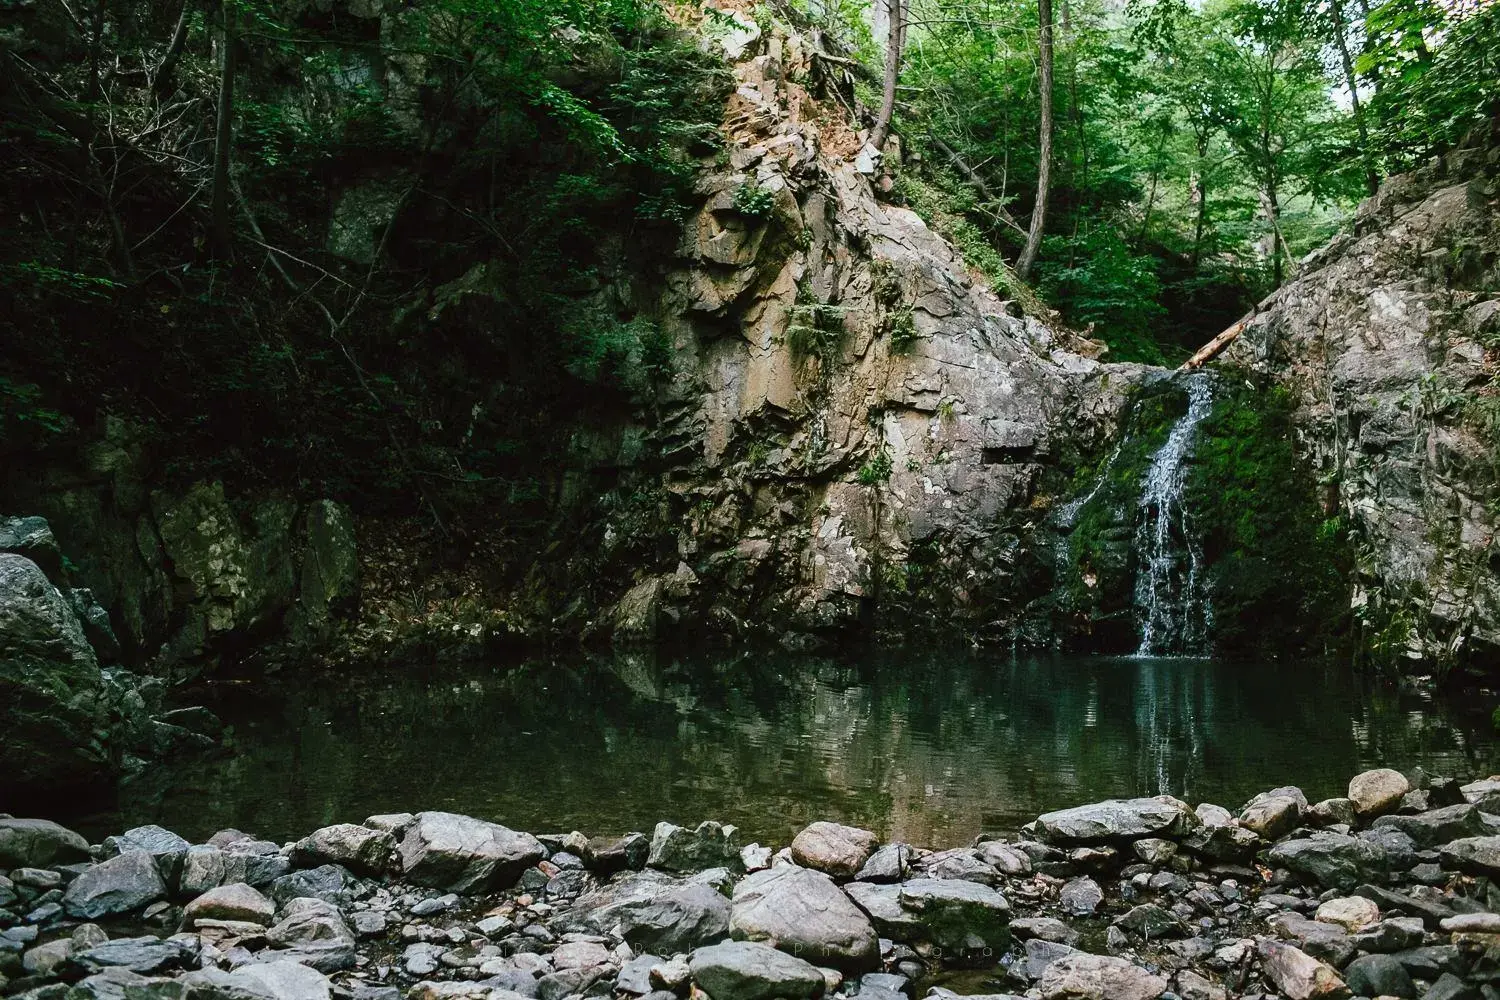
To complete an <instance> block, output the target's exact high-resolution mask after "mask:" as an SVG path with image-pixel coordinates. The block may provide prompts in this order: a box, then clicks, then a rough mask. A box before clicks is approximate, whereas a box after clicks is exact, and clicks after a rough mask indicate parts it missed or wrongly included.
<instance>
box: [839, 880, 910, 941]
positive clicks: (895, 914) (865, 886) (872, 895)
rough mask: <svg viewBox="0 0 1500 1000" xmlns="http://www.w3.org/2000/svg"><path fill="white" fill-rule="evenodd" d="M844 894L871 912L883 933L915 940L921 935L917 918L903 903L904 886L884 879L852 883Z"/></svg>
mask: <svg viewBox="0 0 1500 1000" xmlns="http://www.w3.org/2000/svg"><path fill="white" fill-rule="evenodd" d="M844 892H845V894H847V895H848V896H849V898H850V899H852V900H854V902H855V904H856V905H857V906H858V907H859V908H860V909H861V910H863V911H864V912H865V913H866V914H868V915H869V917H870V920H871V921H872V922H873V923H874V925H875V929H876V930H877V931H879V932H880V934H881V935H883V936H885V937H888V938H892V939H894V940H897V941H915V940H917V939H918V938H919V937H920V935H921V925H920V924H919V923H917V919H916V917H915V916H914V915H913V914H911V913H910V912H908V911H907V910H906V909H905V908H904V907H903V906H902V905H901V886H899V885H894V884H890V883H884V882H851V883H849V885H847V886H845V888H844Z"/></svg>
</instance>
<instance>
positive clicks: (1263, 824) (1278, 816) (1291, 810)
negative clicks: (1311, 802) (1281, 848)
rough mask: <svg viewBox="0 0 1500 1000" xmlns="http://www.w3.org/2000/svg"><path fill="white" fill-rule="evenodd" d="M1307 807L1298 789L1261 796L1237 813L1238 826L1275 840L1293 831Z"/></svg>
mask: <svg viewBox="0 0 1500 1000" xmlns="http://www.w3.org/2000/svg"><path fill="white" fill-rule="evenodd" d="M1306 807H1307V797H1306V796H1305V795H1303V794H1302V790H1301V789H1300V788H1293V787H1287V788H1276V789H1273V790H1271V791H1269V792H1262V793H1261V794H1259V795H1257V796H1256V797H1255V798H1253V799H1251V800H1250V801H1249V803H1247V804H1246V806H1245V808H1244V809H1243V810H1242V811H1241V812H1240V825H1241V826H1242V827H1244V828H1245V829H1247V830H1251V831H1253V832H1254V833H1257V834H1259V835H1260V836H1262V837H1264V838H1265V839H1267V840H1277V839H1278V838H1280V837H1282V836H1283V835H1285V834H1288V833H1291V832H1292V830H1294V829H1296V827H1297V823H1298V821H1299V820H1300V819H1301V817H1302V810H1303V809H1305V808H1306Z"/></svg>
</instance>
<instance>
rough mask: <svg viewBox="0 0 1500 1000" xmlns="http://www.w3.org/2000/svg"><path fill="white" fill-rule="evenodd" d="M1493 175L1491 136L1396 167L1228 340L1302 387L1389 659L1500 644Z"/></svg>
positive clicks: (1310, 447)
mask: <svg viewBox="0 0 1500 1000" xmlns="http://www.w3.org/2000/svg"><path fill="white" fill-rule="evenodd" d="M1497 178H1500V146H1497V145H1495V144H1494V143H1493V141H1491V142H1489V143H1485V142H1476V143H1475V144H1473V145H1470V146H1468V147H1466V148H1462V149H1458V150H1455V151H1453V152H1451V153H1448V154H1447V155H1446V156H1443V157H1440V158H1437V159H1435V160H1434V161H1432V162H1431V163H1429V164H1428V165H1426V166H1424V167H1422V168H1421V169H1419V170H1416V171H1414V172H1412V173H1410V174H1406V175H1403V176H1399V177H1393V178H1391V179H1390V180H1389V181H1387V182H1386V183H1385V185H1384V186H1383V187H1382V188H1381V190H1380V192H1379V193H1378V194H1377V195H1376V196H1375V197H1373V198H1371V199H1370V200H1369V201H1367V202H1366V203H1365V204H1364V205H1363V206H1361V208H1360V210H1359V212H1358V214H1357V215H1356V217H1355V220H1354V226H1353V231H1352V232H1350V233H1347V234H1345V235H1343V236H1340V237H1339V238H1337V239H1335V240H1334V241H1333V242H1332V243H1331V244H1330V245H1329V246H1327V247H1326V248H1324V249H1322V250H1320V251H1318V252H1317V253H1315V254H1313V255H1312V256H1311V257H1309V258H1308V259H1307V260H1306V261H1304V262H1303V265H1302V273H1301V275H1300V276H1299V277H1298V278H1297V279H1296V280H1294V281H1292V282H1290V283H1288V284H1287V285H1286V286H1284V287H1283V288H1282V289H1281V290H1280V291H1279V292H1278V293H1277V294H1276V295H1275V297H1274V300H1273V301H1272V302H1271V303H1269V304H1268V305H1267V306H1266V308H1265V309H1264V311H1263V312H1262V313H1261V314H1260V315H1258V316H1256V317H1255V318H1254V320H1253V321H1252V322H1251V323H1250V324H1249V325H1248V327H1247V328H1246V330H1245V332H1244V333H1243V334H1242V336H1241V337H1240V339H1239V340H1238V341H1237V342H1236V343H1235V344H1234V345H1233V347H1232V348H1231V350H1230V351H1229V354H1228V358H1229V361H1230V362H1231V363H1236V364H1240V365H1243V366H1248V367H1252V368H1255V369H1258V370H1261V371H1263V372H1267V373H1270V374H1271V375H1273V376H1274V377H1275V378H1276V379H1277V380H1278V381H1279V382H1281V383H1282V384H1283V385H1285V386H1286V387H1287V388H1288V389H1290V390H1291V392H1292V393H1293V394H1294V397H1295V398H1296V400H1297V402H1298V406H1299V413H1298V416H1299V419H1300V423H1301V429H1302V433H1303V445H1304V446H1305V448H1306V450H1307V451H1308V452H1309V454H1310V455H1311V456H1312V457H1313V459H1314V460H1315V461H1316V462H1317V464H1318V465H1319V467H1320V468H1321V470H1322V472H1323V475H1324V477H1325V479H1326V480H1327V481H1328V482H1329V484H1330V485H1329V493H1328V499H1327V504H1328V507H1329V511H1330V513H1332V512H1335V511H1337V512H1341V513H1342V514H1343V515H1344V516H1345V517H1347V518H1348V520H1349V523H1350V526H1351V529H1352V533H1353V536H1354V538H1355V541H1356V550H1357V552H1358V553H1359V566H1358V579H1357V582H1356V587H1355V591H1354V596H1353V604H1354V608H1355V611H1356V614H1357V615H1358V617H1359V618H1360V620H1361V621H1362V623H1363V624H1364V627H1365V637H1364V639H1365V644H1366V645H1367V646H1369V647H1371V648H1372V649H1373V651H1374V652H1375V653H1376V654H1377V655H1381V656H1383V657H1386V658H1388V659H1395V660H1407V661H1426V662H1428V663H1431V664H1437V665H1450V664H1453V663H1456V662H1462V661H1472V660H1473V659H1474V658H1475V657H1476V656H1479V655H1482V654H1485V653H1486V652H1487V653H1488V654H1490V655H1492V654H1493V651H1494V650H1495V649H1497V648H1500V574H1497V572H1496V569H1497V555H1496V552H1497V550H1496V548H1495V545H1494V539H1495V535H1496V529H1497V526H1500V514H1497V511H1496V504H1495V498H1496V496H1497V469H1496V465H1495V457H1494V456H1495V453H1496V434H1497V431H1500V420H1496V418H1495V415H1496V414H1500V393H1497V386H1496V383H1495V371H1496V369H1495V360H1496V355H1495V350H1496V346H1497V344H1500V298H1496V289H1497V288H1500V211H1497V200H1496V199H1497V194H1500V186H1497V184H1500V182H1497Z"/></svg>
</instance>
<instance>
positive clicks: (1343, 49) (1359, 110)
mask: <svg viewBox="0 0 1500 1000" xmlns="http://www.w3.org/2000/svg"><path fill="white" fill-rule="evenodd" d="M1329 10H1330V13H1332V14H1333V40H1334V42H1335V43H1336V44H1337V45H1338V48H1339V61H1340V62H1341V63H1343V64H1344V83H1345V85H1347V86H1348V88H1349V103H1350V106H1351V108H1352V109H1353V111H1354V127H1355V129H1356V130H1357V131H1358V133H1359V158H1360V160H1361V161H1362V162H1363V163H1364V166H1365V187H1366V188H1367V189H1368V190H1369V192H1370V193H1371V194H1374V193H1375V192H1376V191H1377V190H1379V188H1380V177H1379V175H1377V174H1376V173H1375V164H1374V161H1372V160H1371V159H1370V132H1369V129H1367V128H1366V127H1365V110H1364V108H1363V107H1362V106H1361V105H1360V102H1359V81H1358V79H1357V78H1356V77H1355V75H1354V60H1353V59H1351V58H1350V57H1349V39H1347V38H1345V37H1344V10H1343V8H1342V7H1341V6H1339V0H1329Z"/></svg>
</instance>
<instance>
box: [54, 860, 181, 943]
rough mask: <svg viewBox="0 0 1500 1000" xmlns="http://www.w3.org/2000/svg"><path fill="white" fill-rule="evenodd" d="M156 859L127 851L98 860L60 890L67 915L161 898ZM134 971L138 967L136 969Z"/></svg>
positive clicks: (90, 915)
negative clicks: (105, 859) (63, 889)
mask: <svg viewBox="0 0 1500 1000" xmlns="http://www.w3.org/2000/svg"><path fill="white" fill-rule="evenodd" d="M166 894H167V887H166V884H165V883H164V882H162V878H161V875H160V874H159V873H158V871H157V868H156V862H155V860H154V859H153V858H152V857H151V855H150V854H147V853H146V852H145V851H131V852H130V853H128V854H120V855H117V856H116V857H113V858H110V859H109V860H107V861H104V862H101V863H100V864H97V865H95V866H93V867H92V868H90V869H88V870H87V871H85V872H84V873H83V874H82V875H79V876H78V877H77V878H76V879H74V880H73V882H72V883H71V884H70V885H69V886H68V888H67V891H66V892H64V893H63V899H62V905H63V908H64V909H65V910H67V912H68V915H69V916H72V917H79V918H82V919H84V920H97V919H98V918H100V917H106V916H112V915H114V914H118V913H129V912H130V911H131V910H139V909H141V908H142V907H144V906H146V905H147V904H148V903H154V902H156V901H157V900H159V899H163V898H165V896H166ZM135 971H137V972H138V971H140V970H139V969H137V970H135Z"/></svg>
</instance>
